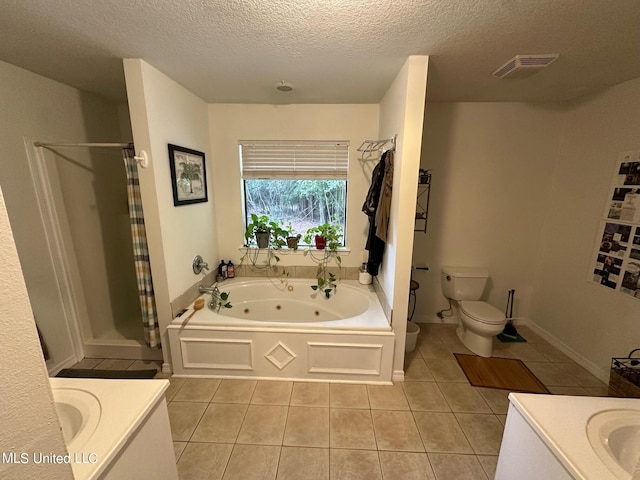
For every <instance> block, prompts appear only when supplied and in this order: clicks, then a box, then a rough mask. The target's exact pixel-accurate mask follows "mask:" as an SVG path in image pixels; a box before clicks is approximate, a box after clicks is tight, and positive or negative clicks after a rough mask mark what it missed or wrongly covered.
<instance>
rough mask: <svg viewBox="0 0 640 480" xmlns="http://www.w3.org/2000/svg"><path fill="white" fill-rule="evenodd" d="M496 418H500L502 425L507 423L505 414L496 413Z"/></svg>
mask: <svg viewBox="0 0 640 480" xmlns="http://www.w3.org/2000/svg"><path fill="white" fill-rule="evenodd" d="M496 418H497V419H498V420H500V423H501V424H502V425H506V424H507V416H506V415H496Z"/></svg>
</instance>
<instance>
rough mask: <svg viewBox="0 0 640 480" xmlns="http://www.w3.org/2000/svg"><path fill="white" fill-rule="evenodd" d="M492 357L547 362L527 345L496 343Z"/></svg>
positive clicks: (520, 343)
mask: <svg viewBox="0 0 640 480" xmlns="http://www.w3.org/2000/svg"><path fill="white" fill-rule="evenodd" d="M493 356H494V357H504V358H516V359H518V360H523V361H524V360H530V361H533V362H547V361H548V360H547V358H546V357H545V356H544V355H543V354H542V353H540V352H539V351H538V350H536V349H535V348H534V347H532V346H531V345H529V344H528V343H523V342H508V343H502V342H500V341H496V343H495V344H494V349H493Z"/></svg>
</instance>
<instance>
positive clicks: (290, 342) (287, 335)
mask: <svg viewBox="0 0 640 480" xmlns="http://www.w3.org/2000/svg"><path fill="white" fill-rule="evenodd" d="M235 330H238V331H233V330H229V329H228V327H227V329H225V328H224V327H217V328H216V327H213V328H209V329H207V330H189V331H188V334H187V335H188V336H187V335H184V336H181V337H180V336H179V329H176V328H173V326H172V327H170V328H169V342H170V346H171V349H172V351H173V352H180V354H181V355H180V356H178V355H175V354H174V364H173V373H174V376H176V377H224V378H254V379H282V380H285V379H286V380H317V381H335V382H349V383H358V382H360V383H383V384H389V383H391V373H392V372H391V365H392V360H393V344H394V338H395V337H394V335H393V333H392V332H379V333H364V332H350V331H322V333H319V332H318V331H304V330H300V331H293V330H291V329H279V330H272V331H269V330H266V331H262V332H253V331H251V330H249V329H238V328H236V329H235ZM211 335H214V336H215V339H211V338H209V337H211ZM310 338H313V341H310V340H309V339H310Z"/></svg>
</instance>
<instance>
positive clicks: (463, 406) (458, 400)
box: [438, 383, 493, 413]
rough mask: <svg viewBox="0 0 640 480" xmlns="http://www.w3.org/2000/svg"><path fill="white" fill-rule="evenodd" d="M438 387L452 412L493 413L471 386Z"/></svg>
mask: <svg viewBox="0 0 640 480" xmlns="http://www.w3.org/2000/svg"><path fill="white" fill-rule="evenodd" d="M438 386H439V388H440V390H441V391H442V394H443V395H444V398H445V399H446V400H447V403H448V404H449V406H450V407H451V410H452V411H454V412H466V413H493V411H492V410H491V408H489V405H487V402H485V401H484V399H483V398H482V396H481V395H480V394H479V393H478V392H477V391H476V389H475V387H472V386H471V385H468V384H466V383H441V384H439V385H438Z"/></svg>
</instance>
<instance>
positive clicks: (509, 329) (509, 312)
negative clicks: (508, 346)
mask: <svg viewBox="0 0 640 480" xmlns="http://www.w3.org/2000/svg"><path fill="white" fill-rule="evenodd" d="M515 297H516V291H515V290H509V296H508V297H507V309H506V311H505V312H504V315H505V317H506V318H507V323H506V324H505V326H504V330H502V334H503V335H504V336H506V337H509V338H514V339H515V338H518V330H516V327H514V326H513V302H514V300H515Z"/></svg>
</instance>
